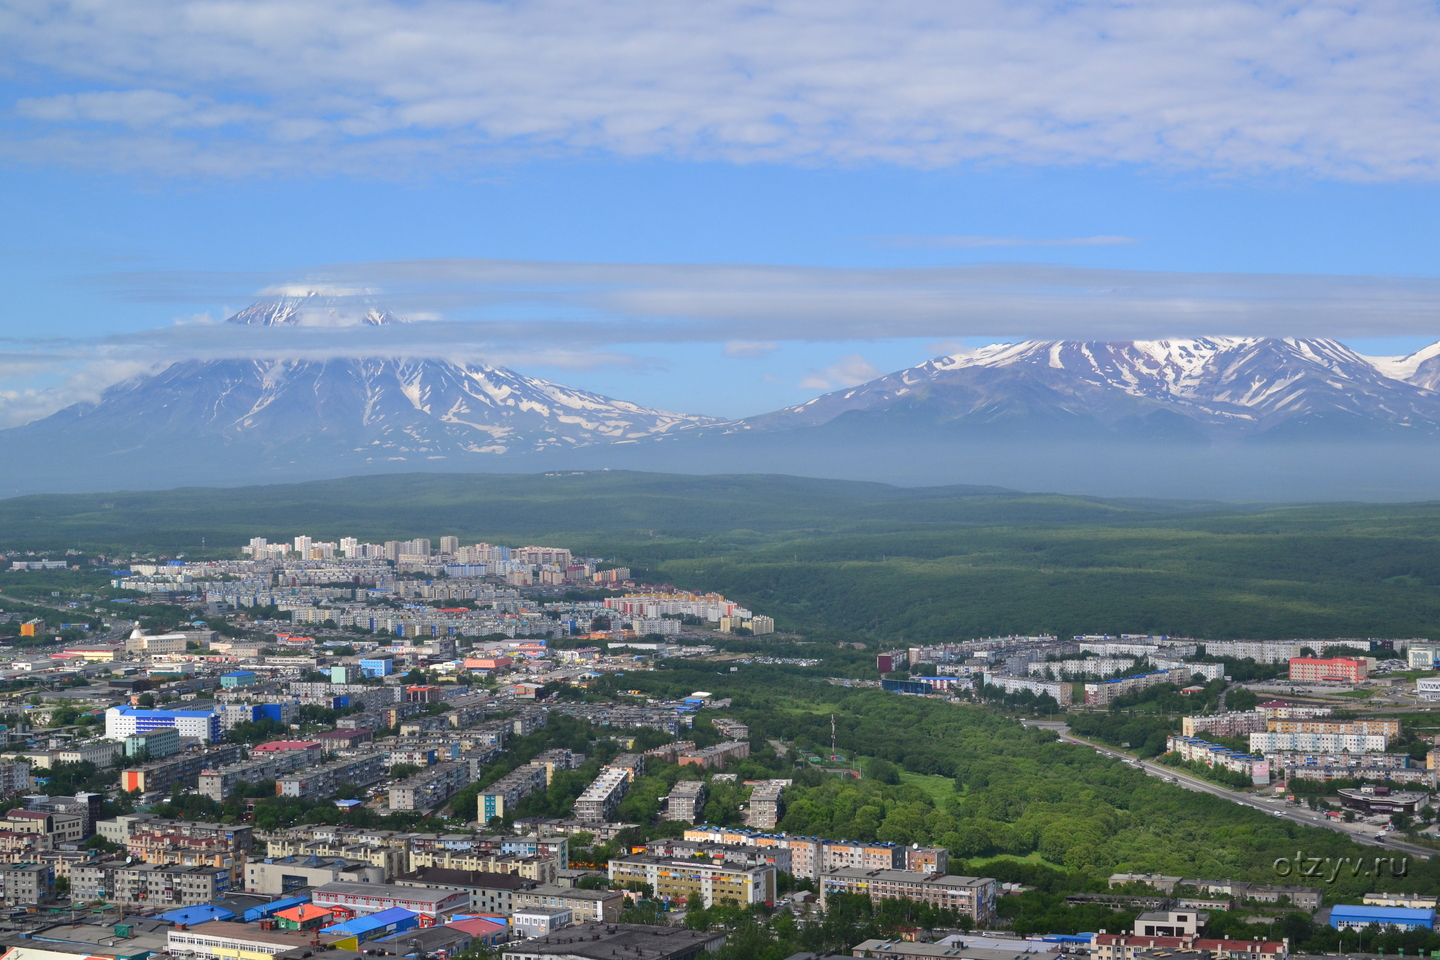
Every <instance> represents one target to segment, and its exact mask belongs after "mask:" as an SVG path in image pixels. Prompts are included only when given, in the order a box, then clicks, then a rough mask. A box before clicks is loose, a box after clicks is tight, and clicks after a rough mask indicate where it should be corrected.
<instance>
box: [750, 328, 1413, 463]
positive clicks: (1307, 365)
mask: <svg viewBox="0 0 1440 960" xmlns="http://www.w3.org/2000/svg"><path fill="white" fill-rule="evenodd" d="M1412 357H1414V358H1415V359H1414V361H1413V362H1411V360H1410V358H1370V357H1366V356H1363V355H1361V354H1359V353H1357V352H1355V351H1354V350H1351V349H1350V348H1349V347H1346V346H1345V345H1343V344H1341V343H1339V342H1337V341H1334V340H1326V339H1298V338H1265V337H1212V338H1196V339H1188V340H1155V341H1073V340H1034V341H1023V342H1020V343H1013V344H993V345H991V346H987V347H982V348H980V349H978V350H973V351H967V352H964V353H956V354H952V355H949V356H943V357H937V358H935V359H932V360H928V361H926V362H925V363H922V364H918V365H916V366H914V367H909V368H907V369H904V370H900V371H896V372H894V373H891V374H886V375H885V376H882V377H878V378H876V379H874V380H871V381H868V382H866V383H862V384H858V385H856V386H853V387H846V388H843V389H841V390H834V391H830V392H829V393H826V394H823V395H821V396H819V397H816V398H814V399H811V400H809V401H807V402H806V403H803V404H797V405H794V406H790V407H786V408H783V409H781V410H777V411H774V412H772V413H769V414H762V415H760V416H758V417H749V418H744V419H741V420H736V421H731V422H730V423H727V424H725V425H724V426H723V429H725V430H726V431H727V432H737V431H777V430H792V429H803V428H807V427H817V426H821V425H824V424H827V423H830V422H832V421H835V420H837V419H838V418H840V417H842V416H843V415H845V414H852V413H861V414H869V415H873V414H876V413H888V414H892V415H903V414H911V415H913V414H916V413H923V414H925V415H927V416H929V417H930V418H931V419H932V420H933V421H934V422H936V423H945V424H950V425H957V424H966V425H969V426H974V427H981V426H985V425H990V424H995V423H1003V422H1015V421H1018V420H1020V419H1023V418H1026V417H1030V418H1036V419H1049V420H1051V421H1056V422H1063V421H1074V422H1088V423H1090V424H1092V425H1094V426H1096V427H1099V428H1101V429H1111V430H1118V431H1120V432H1121V433H1124V432H1126V429H1127V425H1128V426H1133V425H1134V424H1147V423H1148V424H1153V423H1156V422H1158V421H1160V420H1168V421H1172V422H1173V423H1174V425H1175V431H1174V432H1175V434H1176V436H1177V438H1178V437H1179V436H1181V435H1193V436H1201V437H1205V438H1207V439H1210V440H1223V439H1227V438H1228V439H1242V438H1250V437H1254V436H1257V435H1263V434H1265V433H1267V432H1270V431H1273V430H1276V429H1278V428H1281V427H1284V426H1286V425H1287V424H1289V425H1293V424H1294V423H1296V422H1304V421H1305V420H1306V419H1307V418H1308V419H1310V420H1316V421H1319V420H1325V419H1327V418H1328V420H1329V421H1330V422H1336V421H1338V420H1342V419H1344V420H1348V421H1351V422H1354V423H1362V422H1364V421H1367V420H1368V421H1371V422H1373V423H1374V424H1375V425H1376V426H1377V428H1381V427H1382V425H1383V428H1385V429H1414V430H1416V432H1418V433H1425V434H1437V435H1440V393H1437V392H1436V391H1435V390H1434V389H1432V387H1434V386H1436V385H1437V384H1440V345H1436V346H1435V347H1427V348H1425V350H1423V351H1419V352H1418V353H1417V354H1414V355H1412ZM1401 373H1409V374H1410V376H1411V377H1413V378H1420V379H1421V380H1422V382H1420V383H1417V382H1413V381H1412V380H1410V379H1401V378H1400V377H1399V376H1397V374H1401ZM1177 416H1178V417H1179V418H1180V419H1179V420H1176V419H1175V418H1176V417H1177ZM1382 432H1383V430H1382Z"/></svg>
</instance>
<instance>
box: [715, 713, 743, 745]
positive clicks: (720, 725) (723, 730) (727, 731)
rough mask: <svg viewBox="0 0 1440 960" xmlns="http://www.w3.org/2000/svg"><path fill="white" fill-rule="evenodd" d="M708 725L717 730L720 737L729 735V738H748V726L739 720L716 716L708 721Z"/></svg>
mask: <svg viewBox="0 0 1440 960" xmlns="http://www.w3.org/2000/svg"><path fill="white" fill-rule="evenodd" d="M710 725H711V726H712V727H714V728H715V729H716V730H718V731H719V732H720V735H721V736H722V737H729V738H730V739H731V740H749V739H750V728H749V727H748V726H747V725H745V724H743V723H741V722H740V721H739V720H731V719H730V718H728V717H716V718H715V719H713V720H711V721H710Z"/></svg>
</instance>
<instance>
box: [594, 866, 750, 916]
mask: <svg viewBox="0 0 1440 960" xmlns="http://www.w3.org/2000/svg"><path fill="white" fill-rule="evenodd" d="M609 874H610V883H611V885H612V886H623V885H624V884H626V883H629V882H632V881H634V882H639V883H648V884H649V885H650V887H651V889H652V890H654V891H655V896H656V897H657V898H658V899H661V900H665V901H669V902H684V901H686V900H688V899H689V898H690V897H691V896H695V895H698V896H700V897H701V898H702V899H703V901H704V903H705V906H706V907H711V906H714V905H715V904H716V903H723V902H724V901H726V900H734V901H735V902H736V903H738V904H740V905H742V906H748V905H749V904H752V903H773V902H774V901H775V875H776V870H775V868H774V867H773V866H771V865H769V864H764V865H761V866H755V867H740V866H732V865H730V864H723V863H714V862H709V863H707V862H704V861H698V860H671V859H668V858H665V857H650V856H643V855H642V856H631V857H622V858H620V859H616V860H611V861H610V864H609Z"/></svg>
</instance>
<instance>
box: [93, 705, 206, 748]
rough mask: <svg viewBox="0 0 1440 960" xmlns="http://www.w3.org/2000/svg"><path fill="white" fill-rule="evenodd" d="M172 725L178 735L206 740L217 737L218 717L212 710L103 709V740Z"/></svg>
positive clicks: (120, 738)
mask: <svg viewBox="0 0 1440 960" xmlns="http://www.w3.org/2000/svg"><path fill="white" fill-rule="evenodd" d="M161 727H173V728H174V729H175V731H176V732H177V733H178V734H179V735H180V736H182V737H194V738H195V739H197V740H203V741H205V742H206V743H215V742H216V741H218V740H219V739H220V734H221V731H220V716H219V714H217V713H216V712H215V711H214V710H146V709H142V708H140V707H111V708H110V709H108V710H106V711H105V739H107V740H124V739H125V738H126V737H130V736H134V735H135V734H137V733H143V732H145V731H146V730H156V729H159V728H161Z"/></svg>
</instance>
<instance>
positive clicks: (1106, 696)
mask: <svg viewBox="0 0 1440 960" xmlns="http://www.w3.org/2000/svg"><path fill="white" fill-rule="evenodd" d="M987 680H988V678H987ZM1189 681H1190V671H1189V670H1187V669H1185V668H1183V667H1182V668H1180V669H1178V670H1156V671H1153V672H1151V673H1137V674H1135V675H1134V676H1129V677H1121V678H1120V679H1118V680H1101V681H1100V682H1098V683H1087V684H1085V705H1086V706H1090V707H1108V706H1109V705H1110V704H1112V703H1114V702H1115V701H1116V700H1117V699H1118V698H1120V697H1122V696H1124V695H1125V694H1127V693H1137V692H1139V691H1141V690H1148V689H1149V688H1150V687H1154V686H1157V685H1159V684H1162V683H1188V682H1189Z"/></svg>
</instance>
